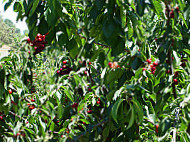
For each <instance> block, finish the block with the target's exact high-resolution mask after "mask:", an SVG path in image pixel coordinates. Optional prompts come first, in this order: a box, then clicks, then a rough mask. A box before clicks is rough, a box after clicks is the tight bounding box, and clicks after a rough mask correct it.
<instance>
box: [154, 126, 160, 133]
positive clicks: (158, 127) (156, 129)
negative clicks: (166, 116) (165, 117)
mask: <svg viewBox="0 0 190 142" xmlns="http://www.w3.org/2000/svg"><path fill="white" fill-rule="evenodd" d="M155 127H156V133H158V128H159V124H156V126H155Z"/></svg>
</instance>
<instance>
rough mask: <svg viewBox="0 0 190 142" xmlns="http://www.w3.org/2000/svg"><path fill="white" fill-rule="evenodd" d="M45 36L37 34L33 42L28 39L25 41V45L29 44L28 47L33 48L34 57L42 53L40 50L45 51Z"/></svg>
mask: <svg viewBox="0 0 190 142" xmlns="http://www.w3.org/2000/svg"><path fill="white" fill-rule="evenodd" d="M46 35H47V34H45V35H41V34H37V36H36V37H35V39H34V40H33V41H31V39H30V38H28V39H27V43H28V44H30V46H32V47H34V50H35V52H34V53H33V54H34V55H35V54H38V53H40V52H42V50H44V49H45V45H46V44H47V41H45V37H46ZM29 53H30V51H29Z"/></svg>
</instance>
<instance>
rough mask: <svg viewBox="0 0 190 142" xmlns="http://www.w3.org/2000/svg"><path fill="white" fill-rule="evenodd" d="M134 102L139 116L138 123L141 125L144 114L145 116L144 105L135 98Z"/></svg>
mask: <svg viewBox="0 0 190 142" xmlns="http://www.w3.org/2000/svg"><path fill="white" fill-rule="evenodd" d="M132 102H133V107H134V108H135V111H136V113H137V115H138V118H139V121H138V124H139V125H140V124H141V123H142V122H143V116H144V112H143V109H142V106H141V105H140V103H139V102H138V101H137V100H136V99H133V100H132Z"/></svg>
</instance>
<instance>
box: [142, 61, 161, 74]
mask: <svg viewBox="0 0 190 142" xmlns="http://www.w3.org/2000/svg"><path fill="white" fill-rule="evenodd" d="M146 62H147V63H148V64H151V63H152V58H150V59H147V60H146ZM157 66H158V62H157V61H154V62H153V64H151V65H150V71H151V73H152V74H155V72H156V67H157ZM145 70H146V68H143V71H145Z"/></svg>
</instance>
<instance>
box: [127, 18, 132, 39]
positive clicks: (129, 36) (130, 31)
mask: <svg viewBox="0 0 190 142" xmlns="http://www.w3.org/2000/svg"><path fill="white" fill-rule="evenodd" d="M127 27H128V38H129V39H130V38H131V37H132V36H133V27H132V23H131V21H130V22H128V23H127Z"/></svg>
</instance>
